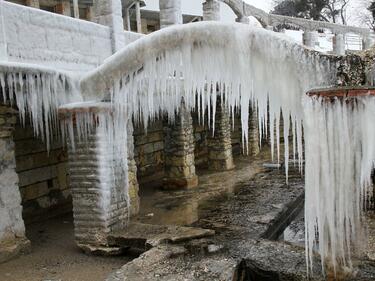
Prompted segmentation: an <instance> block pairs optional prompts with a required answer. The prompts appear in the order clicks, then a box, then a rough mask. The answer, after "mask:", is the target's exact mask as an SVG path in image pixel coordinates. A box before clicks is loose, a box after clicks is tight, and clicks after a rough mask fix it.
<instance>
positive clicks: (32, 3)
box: [26, 0, 40, 9]
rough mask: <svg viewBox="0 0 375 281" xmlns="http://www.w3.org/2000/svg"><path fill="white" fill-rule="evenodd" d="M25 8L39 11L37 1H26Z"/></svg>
mask: <svg viewBox="0 0 375 281" xmlns="http://www.w3.org/2000/svg"><path fill="white" fill-rule="evenodd" d="M26 6H29V7H33V8H37V9H39V8H40V5H39V0H26Z"/></svg>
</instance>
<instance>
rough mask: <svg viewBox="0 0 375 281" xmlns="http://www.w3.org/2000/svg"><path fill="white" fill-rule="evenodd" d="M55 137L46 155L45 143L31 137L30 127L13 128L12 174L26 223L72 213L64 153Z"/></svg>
mask: <svg viewBox="0 0 375 281" xmlns="http://www.w3.org/2000/svg"><path fill="white" fill-rule="evenodd" d="M56 138H57V139H56V140H55V141H54V142H53V143H52V145H51V150H50V152H49V153H48V152H47V149H46V144H45V143H44V142H42V141H41V140H40V139H37V138H35V137H34V134H33V129H32V127H31V126H30V125H26V127H25V128H24V127H22V126H21V125H20V124H19V123H18V124H17V125H16V129H15V132H14V142H15V156H16V172H17V174H18V177H19V189H20V192H21V197H22V206H23V218H24V220H25V222H26V223H30V222H33V221H37V220H41V219H46V218H48V217H52V216H56V215H59V214H63V213H67V212H70V211H71V210H72V206H71V195H70V190H69V182H68V172H67V161H68V159H67V152H66V151H65V150H64V149H63V146H62V143H61V141H59V138H58V137H56Z"/></svg>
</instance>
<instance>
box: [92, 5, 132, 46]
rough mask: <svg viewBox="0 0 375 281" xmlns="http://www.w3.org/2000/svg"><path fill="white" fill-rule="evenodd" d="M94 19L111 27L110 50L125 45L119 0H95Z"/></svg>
mask: <svg viewBox="0 0 375 281" xmlns="http://www.w3.org/2000/svg"><path fill="white" fill-rule="evenodd" d="M94 14H95V15H94V17H93V18H94V21H95V22H96V23H99V24H102V25H106V26H109V27H110V28H111V37H112V38H111V39H112V52H113V53H115V52H117V51H118V50H120V49H122V48H123V47H125V37H124V21H123V19H122V4H121V0H95V1H94Z"/></svg>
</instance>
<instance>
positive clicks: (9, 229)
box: [0, 105, 30, 262]
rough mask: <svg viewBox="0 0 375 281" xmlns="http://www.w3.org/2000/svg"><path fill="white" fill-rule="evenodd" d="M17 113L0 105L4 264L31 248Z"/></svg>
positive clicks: (1, 251) (0, 222)
mask: <svg viewBox="0 0 375 281" xmlns="http://www.w3.org/2000/svg"><path fill="white" fill-rule="evenodd" d="M16 114H17V111H15V110H13V109H12V108H10V107H9V106H6V105H0V164H1V169H0V262H4V261H6V260H8V259H11V258H12V257H14V256H16V255H18V254H19V253H20V252H22V251H23V250H25V249H27V248H28V247H29V245H30V242H29V241H28V240H27V238H26V236H25V225H24V222H23V219H22V205H21V194H20V190H19V187H18V175H17V173H16V159H15V153H14V151H15V150H14V149H15V146H14V142H13V130H14V127H15V124H16V121H17V116H16Z"/></svg>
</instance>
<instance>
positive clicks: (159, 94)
mask: <svg viewBox="0 0 375 281" xmlns="http://www.w3.org/2000/svg"><path fill="white" fill-rule="evenodd" d="M335 69H336V68H335V66H334V65H333V66H332V65H330V63H329V61H328V59H325V58H324V57H323V56H320V55H319V54H317V53H315V52H310V51H306V49H304V48H303V47H301V46H299V45H297V44H295V43H293V42H291V41H288V39H286V38H285V37H284V36H282V35H279V34H277V33H273V32H270V31H267V30H264V29H259V28H251V27H249V26H245V25H241V24H222V23H207V22H205V23H195V24H190V25H183V26H174V27H171V28H167V29H164V30H162V31H159V32H155V33H153V34H152V35H149V36H147V37H145V38H142V39H140V40H138V41H136V42H134V43H133V44H131V45H129V46H128V47H127V48H125V49H124V50H122V51H120V52H119V53H117V54H115V55H114V56H113V57H112V58H109V59H108V60H107V61H106V63H105V64H104V65H102V66H101V67H99V68H98V69H97V70H95V71H93V72H92V73H90V74H89V75H88V76H87V77H85V78H84V79H83V80H82V81H81V90H82V93H83V96H84V97H85V98H86V99H93V98H96V99H103V98H104V99H109V100H111V101H112V107H113V108H112V110H113V115H112V117H113V122H114V123H115V124H114V127H113V128H111V130H112V131H111V132H108V135H111V137H114V138H115V135H114V133H115V132H117V131H120V132H125V131H126V122H123V121H122V120H121V118H122V117H123V116H124V115H127V114H128V115H129V116H132V117H133V118H134V119H135V120H137V121H139V122H142V124H144V126H145V127H146V129H147V124H148V123H149V121H150V120H153V119H154V118H156V117H157V116H159V114H161V113H164V114H165V113H166V114H168V116H169V118H170V119H171V121H173V118H174V116H175V112H176V111H177V112H178V110H179V108H180V105H181V101H182V100H183V101H184V103H185V106H186V108H188V109H189V110H192V111H194V110H197V111H198V113H199V115H200V117H201V119H202V120H204V119H205V115H206V116H208V117H209V116H211V114H210V110H212V112H213V113H215V111H216V108H215V107H216V98H217V94H218V95H219V96H221V97H222V99H223V100H224V106H226V107H227V108H228V109H229V111H230V112H232V115H233V114H234V111H235V110H237V109H239V110H240V112H241V121H242V134H243V138H244V140H245V141H247V138H248V117H249V116H248V114H249V106H250V104H252V105H253V106H255V107H256V108H257V111H258V113H259V114H258V115H259V122H260V128H262V129H261V132H260V133H261V136H260V137H261V138H262V134H267V133H268V134H270V140H271V149H272V155H273V154H274V147H275V146H276V151H277V159H278V160H279V158H280V143H279V139H280V135H279V133H280V126H281V124H280V123H281V120H280V119H281V118H280V115H281V113H282V116H283V120H284V122H283V123H284V124H283V132H282V134H283V136H284V140H285V149H284V151H285V153H284V158H285V159H284V161H285V163H286V165H285V167H286V174H288V159H289V134H290V130H291V131H292V140H293V141H292V142H293V149H292V151H293V155H294V158H296V155H297V156H298V160H299V164H300V167H302V161H303V153H302V151H303V148H302V119H303V110H302V102H301V101H302V96H304V94H305V93H306V92H307V90H308V89H310V88H312V87H318V86H323V85H330V84H334V81H335V77H336V70H335ZM98 93H99V94H98ZM212 116H213V120H211V122H210V124H211V126H214V124H215V120H214V118H215V114H213V115H212ZM76 118H78V119H80V118H81V117H79V116H76ZM82 118H83V119H85V118H86V119H87V117H82ZM124 120H125V119H124ZM210 124H209V125H210ZM267 124H269V128H268V129H267V128H266V127H267ZM81 127H85V126H84V125H81ZM274 132H275V133H274ZM275 135H276V136H275ZM117 156H119V158H117V159H114V160H115V162H116V166H121V167H122V168H123V169H124V170H125V171H126V169H127V167H126V163H124V162H123V160H122V159H126V155H124V154H121V153H119V154H117ZM309 175H310V174H309ZM308 188H309V190H308V191H307V193H310V192H311V188H310V187H308ZM308 196H311V195H308ZM309 202H310V201H309ZM315 203H316V202H315ZM317 204H318V203H317ZM318 206H319V205H318ZM307 220H309V222H308V224H309V225H310V224H311V221H312V223H313V222H314V221H315V217H314V214H313V213H312V214H310V213H308V217H307ZM331 223H332V222H331ZM311 231H313V232H314V233H315V231H316V229H311V227H310V228H309V233H310V234H309V235H308V239H309V246H310V244H311V241H313V240H312V238H313V237H314V235H313V234H311ZM336 234H337V233H336ZM336 234H334V235H336ZM324 238H325V236H322V239H324ZM338 240H340V241H341V237H338ZM312 243H313V242H312ZM324 243H328V242H326V241H324ZM324 243H323V245H324ZM309 249H311V248H309ZM334 255H336V252H335V253H334ZM311 257H312V252H308V260H309V261H310V260H311ZM309 264H310V263H309Z"/></svg>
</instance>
